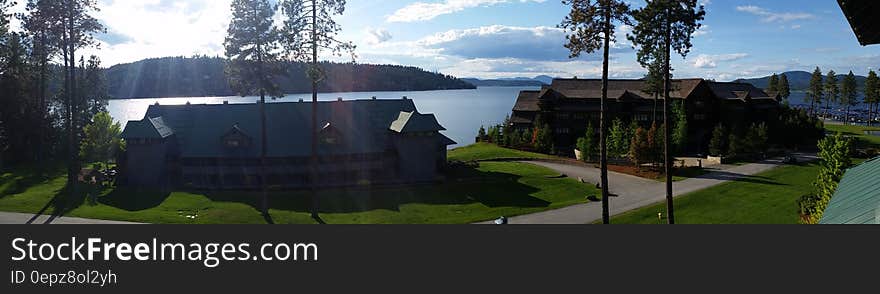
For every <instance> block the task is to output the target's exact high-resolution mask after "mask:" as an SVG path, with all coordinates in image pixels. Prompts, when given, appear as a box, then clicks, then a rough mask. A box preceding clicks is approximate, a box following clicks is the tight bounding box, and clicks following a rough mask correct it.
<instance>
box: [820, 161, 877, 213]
mask: <svg viewBox="0 0 880 294" xmlns="http://www.w3.org/2000/svg"><path fill="white" fill-rule="evenodd" d="M878 175H880V157H878V158H874V159H873V160H870V161H867V162H864V163H862V164H860V165H858V166H856V167H853V168H851V169H849V170H848V171H847V172H846V175H844V176H843V179H842V180H841V181H840V185H839V186H838V188H837V192H836V193H834V197H833V198H831V202H830V203H828V207H827V208H826V209H825V214H824V215H823V216H822V220H820V221H819V223H820V224H880V176H878Z"/></svg>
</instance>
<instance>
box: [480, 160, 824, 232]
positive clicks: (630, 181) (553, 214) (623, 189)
mask: <svg viewBox="0 0 880 294" xmlns="http://www.w3.org/2000/svg"><path fill="white" fill-rule="evenodd" d="M797 157H798V160H799V161H812V160H816V156H815V155H812V154H798V155H797ZM527 163H531V164H536V165H540V166H543V167H547V168H550V169H552V170H555V171H557V172H559V173H562V174H565V175H567V176H569V177H571V178H582V179H584V180H585V181H587V182H590V183H597V182H599V169H597V168H592V167H586V166H581V165H569V164H564V163H550V162H538V161H530V162H527ZM782 164H783V163H782V159H781V158H775V159H769V160H765V161H762V162H759V163H752V164H746V165H742V166H720V167H718V168H716V169H715V170H714V171H712V172H710V173H708V174H705V175H702V176H699V177H696V178H690V179H687V180H684V181H680V182H675V183H673V192H674V193H673V194H674V196H675V197H679V196H681V195H684V194H688V193H691V192H695V191H699V190H703V189H706V188H710V187H713V186H717V185H720V184H722V183H725V182H729V181H734V180H739V179H743V178H746V177H748V176H752V175H755V174H759V173H762V172H765V171H768V170H771V169H774V168H776V167H779V166H781V165H782ZM608 182H609V184H608V186H609V188H610V193H611V194H612V197H611V211H610V213H611V215H612V216H613V215H617V214H621V213H624V212H627V211H631V210H635V209H638V208H642V207H646V206H650V205H653V204H656V203H660V202H663V201H666V188H665V187H666V184H665V183H663V182H657V181H652V180H648V179H643V178H639V177H635V176H631V175H625V174H619V173H614V172H609V176H608ZM599 220H602V203H601V202H590V203H586V204H579V205H574V206H569V207H565V208H561V209H555V210H549V211H544V212H539V213H533V214H527V215H522V216H516V217H511V218H509V219H508V221H509V223H510V224H588V223H593V222H596V221H599ZM490 223H492V222H491V221H489V222H483V223H482V224H490Z"/></svg>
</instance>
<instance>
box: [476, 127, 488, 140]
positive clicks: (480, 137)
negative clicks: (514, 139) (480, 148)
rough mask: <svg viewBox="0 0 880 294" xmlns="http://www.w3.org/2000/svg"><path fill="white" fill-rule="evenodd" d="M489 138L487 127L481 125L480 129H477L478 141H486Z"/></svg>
mask: <svg viewBox="0 0 880 294" xmlns="http://www.w3.org/2000/svg"><path fill="white" fill-rule="evenodd" d="M488 138H489V136H488V133H486V127H485V126H480V130H479V131H477V141H478V142H485V141H487V140H488Z"/></svg>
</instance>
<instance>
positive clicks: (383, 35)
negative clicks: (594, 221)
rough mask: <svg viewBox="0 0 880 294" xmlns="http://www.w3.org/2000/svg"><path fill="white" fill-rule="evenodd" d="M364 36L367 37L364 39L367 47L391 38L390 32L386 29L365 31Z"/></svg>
mask: <svg viewBox="0 0 880 294" xmlns="http://www.w3.org/2000/svg"><path fill="white" fill-rule="evenodd" d="M366 34H367V36H366V37H365V38H364V42H366V43H367V44H368V45H376V44H379V43H385V42H387V41H389V40H391V38H393V36H392V35H391V32H389V31H388V30H386V29H367V32H366Z"/></svg>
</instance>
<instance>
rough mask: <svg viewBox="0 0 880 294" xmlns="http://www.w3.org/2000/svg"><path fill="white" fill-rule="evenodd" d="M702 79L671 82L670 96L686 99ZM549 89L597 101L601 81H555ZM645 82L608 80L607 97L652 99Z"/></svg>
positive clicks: (600, 92) (573, 96) (565, 94)
mask: <svg viewBox="0 0 880 294" xmlns="http://www.w3.org/2000/svg"><path fill="white" fill-rule="evenodd" d="M703 81H704V80H703V79H677V80H672V91H670V94H669V95H670V96H671V97H672V98H674V99H687V98H689V97H690V96H691V94H692V93H693V92H694V90H695V89H696V88H697V86H699V85H700V83H702V82H703ZM550 87H551V88H552V89H554V90H556V91H558V92H559V93H561V94H562V95H564V96H565V97H567V98H570V99H599V98H601V97H602V80H601V79H555V80H553V83H552V84H551V85H550ZM646 89H647V86H646V85H645V80H618V79H611V80H608V97H609V98H611V99H618V98H621V97H622V96H623V94H624V93H625V92H628V93H630V94H632V95H635V96H636V97H639V98H642V99H653V95H651V94H648V93H646V92H645V90H646Z"/></svg>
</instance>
